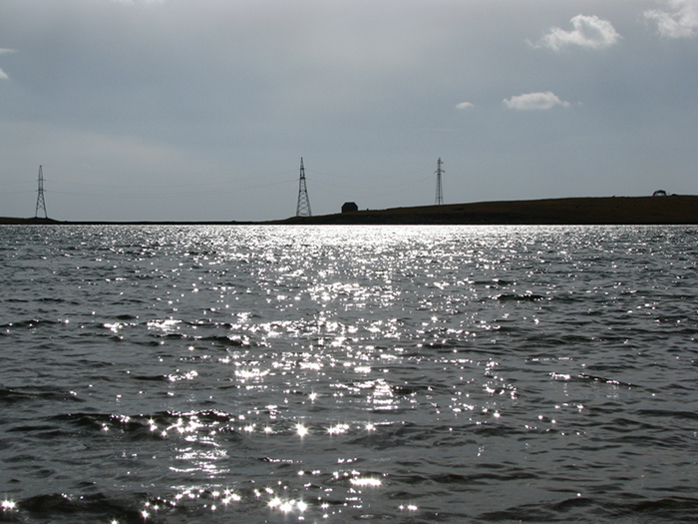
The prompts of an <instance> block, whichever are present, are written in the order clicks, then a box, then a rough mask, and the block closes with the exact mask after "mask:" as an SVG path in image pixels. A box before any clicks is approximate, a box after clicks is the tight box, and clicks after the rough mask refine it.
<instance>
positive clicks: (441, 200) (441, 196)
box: [436, 157, 446, 206]
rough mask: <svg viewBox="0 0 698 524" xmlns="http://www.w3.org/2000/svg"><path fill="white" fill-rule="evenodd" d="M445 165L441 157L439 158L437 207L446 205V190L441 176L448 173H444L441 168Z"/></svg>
mask: <svg viewBox="0 0 698 524" xmlns="http://www.w3.org/2000/svg"><path fill="white" fill-rule="evenodd" d="M442 165H443V162H442V161H441V157H439V160H438V161H437V162H436V205H437V206H440V205H443V203H444V190H443V187H442V186H441V175H443V174H444V173H445V172H446V171H444V170H443V169H442V168H441V166H442Z"/></svg>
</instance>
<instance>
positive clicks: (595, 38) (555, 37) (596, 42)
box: [533, 15, 621, 51]
mask: <svg viewBox="0 0 698 524" xmlns="http://www.w3.org/2000/svg"><path fill="white" fill-rule="evenodd" d="M570 23H571V24H572V27H573V28H574V29H573V30H572V31H565V30H563V29H561V28H559V27H553V28H551V29H550V32H549V33H547V34H546V35H544V36H543V38H541V39H540V41H539V42H538V43H537V44H533V46H534V47H548V48H550V49H552V50H553V51H560V49H562V48H563V47H565V46H569V45H577V46H580V47H587V48H590V49H602V48H606V47H611V46H612V45H614V44H616V43H617V42H618V40H620V38H621V36H620V35H619V34H618V32H617V31H616V30H615V28H614V27H613V24H611V22H609V21H608V20H602V19H600V18H599V17H598V16H586V15H577V16H575V17H574V18H572V19H571V20H570Z"/></svg>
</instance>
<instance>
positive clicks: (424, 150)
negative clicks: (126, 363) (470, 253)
mask: <svg viewBox="0 0 698 524" xmlns="http://www.w3.org/2000/svg"><path fill="white" fill-rule="evenodd" d="M697 137H698V0H648V1H644V0H602V1H577V0H331V1H329V0H294V1H287V0H61V1H53V0H2V1H1V2H0V216H19V217H28V216H34V213H35V206H36V200H37V175H38V171H39V165H43V173H44V178H45V183H44V187H45V197H46V205H47V208H48V214H49V216H50V217H52V218H56V219H59V220H265V219H275V218H285V217H289V216H292V215H294V214H295V211H296V202H297V197H298V176H299V165H300V159H301V157H303V160H304V164H305V171H306V177H307V187H308V195H309V198H310V204H311V208H312V211H313V214H315V215H320V214H329V213H335V212H338V211H339V210H340V207H341V205H342V203H344V202H345V201H355V202H356V203H357V204H358V206H359V208H361V209H366V208H371V209H383V208H390V207H400V206H414V205H431V204H433V203H434V201H435V195H436V176H435V174H434V173H435V171H436V167H437V159H438V158H439V157H440V158H441V159H442V160H443V162H444V169H445V174H444V176H443V194H444V201H445V203H447V204H448V203H462V202H477V201H486V200H519V199H537V198H554V197H578V196H612V195H616V196H639V195H642V196H644V195H651V194H652V192H653V191H655V190H657V189H664V190H666V191H667V192H668V193H677V194H697V193H698V173H697V169H696V168H697V166H698V144H697V140H696V139H697Z"/></svg>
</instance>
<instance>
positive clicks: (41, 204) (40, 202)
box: [34, 166, 48, 218]
mask: <svg viewBox="0 0 698 524" xmlns="http://www.w3.org/2000/svg"><path fill="white" fill-rule="evenodd" d="M38 192H39V195H38V196H37V197H36V213H35V214H34V218H39V209H41V210H43V212H44V218H48V213H47V212H46V199H45V198H44V171H43V169H42V168H41V166H39V189H38Z"/></svg>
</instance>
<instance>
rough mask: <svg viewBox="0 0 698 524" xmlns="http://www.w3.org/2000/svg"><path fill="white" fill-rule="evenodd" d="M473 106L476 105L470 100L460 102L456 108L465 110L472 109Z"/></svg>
mask: <svg viewBox="0 0 698 524" xmlns="http://www.w3.org/2000/svg"><path fill="white" fill-rule="evenodd" d="M472 107H475V106H474V105H473V104H471V103H470V102H461V103H460V104H457V105H456V109H460V110H461V111H463V110H465V109H470V108H472Z"/></svg>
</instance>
